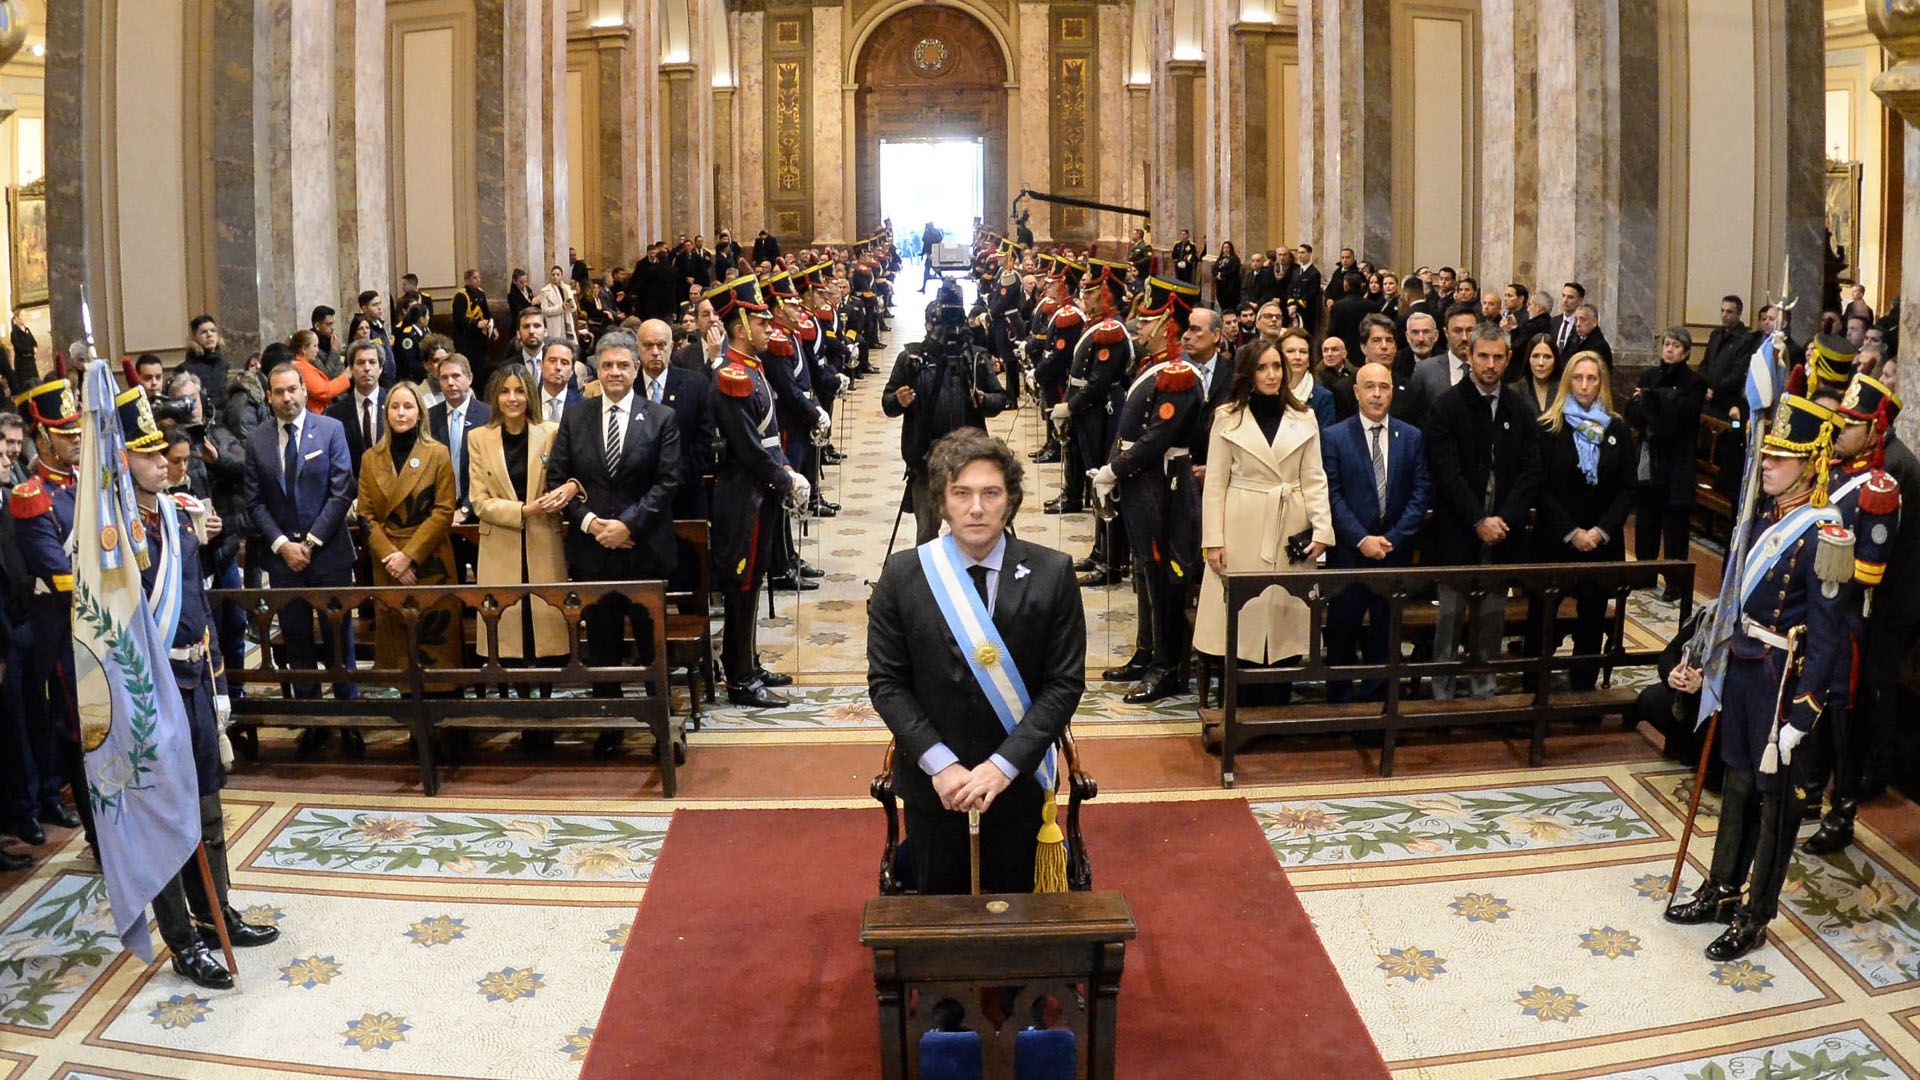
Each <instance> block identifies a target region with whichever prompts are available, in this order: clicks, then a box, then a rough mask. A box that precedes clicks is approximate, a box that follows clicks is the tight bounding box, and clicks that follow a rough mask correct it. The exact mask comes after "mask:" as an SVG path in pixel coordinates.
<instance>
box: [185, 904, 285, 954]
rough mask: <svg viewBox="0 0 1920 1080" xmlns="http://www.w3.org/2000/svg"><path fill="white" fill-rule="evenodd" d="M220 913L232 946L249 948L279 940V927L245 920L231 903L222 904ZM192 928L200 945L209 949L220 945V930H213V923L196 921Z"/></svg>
mask: <svg viewBox="0 0 1920 1080" xmlns="http://www.w3.org/2000/svg"><path fill="white" fill-rule="evenodd" d="M220 913H221V915H223V916H225V918H226V920H227V939H228V940H229V941H231V942H233V947H234V948H236V949H251V948H254V947H255V946H258V945H266V944H269V943H271V942H275V941H279V940H280V928H279V927H277V926H256V925H254V924H253V923H250V922H247V921H246V920H244V919H242V918H241V917H240V913H239V912H237V911H235V910H233V907H232V905H226V906H223V907H222V908H221V909H220ZM194 930H195V932H197V933H198V934H199V935H200V943H201V944H202V945H205V946H206V947H207V948H209V949H217V948H219V947H220V931H218V930H215V929H214V928H213V924H211V923H198V924H197V925H196V926H195V927H194Z"/></svg>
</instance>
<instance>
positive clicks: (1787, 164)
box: [1638, 0, 1920, 341]
mask: <svg viewBox="0 0 1920 1080" xmlns="http://www.w3.org/2000/svg"><path fill="white" fill-rule="evenodd" d="M1638 2H1639V3H1642V4H1645V5H1646V6H1647V7H1649V8H1651V7H1652V4H1651V3H1650V2H1649V0H1638ZM1876 6H1888V5H1884V4H1874V3H1869V4H1867V5H1866V7H1867V8H1868V10H1872V9H1873V8H1874V7H1876ZM1899 6H1905V7H1911V6H1912V5H1911V4H1906V5H1899ZM1773 18H1775V19H1776V20H1778V24H1779V29H1780V30H1781V31H1782V32H1781V33H1780V34H1778V35H1777V36H1776V37H1775V39H1774V40H1773V41H1772V42H1770V43H1769V54H1770V57H1771V59H1772V69H1773V70H1772V73H1771V74H1772V79H1771V80H1770V81H1769V85H1770V86H1772V87H1773V88H1774V92H1775V94H1776V95H1777V96H1778V98H1779V105H1780V107H1779V108H1778V110H1777V111H1776V113H1775V115H1774V118H1773V123H1772V130H1773V145H1774V147H1775V153H1776V154H1778V155H1779V157H1777V158H1776V159H1775V160H1777V161H1779V162H1780V163H1781V164H1780V166H1779V167H1778V168H1777V169H1776V173H1775V174H1776V176H1777V177H1778V178H1779V180H1780V181H1781V182H1783V183H1784V190H1782V191H1780V192H1779V193H1778V197H1779V198H1780V199H1781V207H1782V209H1783V210H1784V212H1785V213H1784V218H1783V225H1784V229H1783V230H1782V234H1781V237H1780V242H1781V244H1782V247H1783V250H1784V253H1785V261H1786V263H1787V264H1788V267H1789V269H1788V272H1787V292H1788V295H1790V296H1798V297H1802V298H1804V299H1803V301H1802V304H1801V307H1800V310H1801V311H1803V312H1808V313H1809V314H1807V315H1804V316H1799V317H1796V319H1795V320H1794V326H1795V330H1794V336H1795V337H1796V338H1799V339H1802V340H1805V339H1806V338H1807V337H1808V336H1809V334H1810V333H1811V331H1809V330H1807V329H1806V327H1808V326H1809V325H1810V324H1811V320H1812V319H1813V318H1815V317H1817V316H1813V315H1812V314H1811V313H1812V312H1816V311H1818V310H1819V305H1818V300H1819V296H1820V284H1821V282H1822V281H1823V280H1824V278H1825V273H1826V253H1827V237H1826V205H1827V194H1826V191H1827V176H1826V98H1827V81H1826V71H1825V69H1824V68H1822V67H1821V65H1819V64H1812V63H1808V62H1807V58H1808V57H1813V56H1819V55H1822V49H1823V43H1824V42H1825V40H1826V25H1825V20H1824V17H1823V14H1822V10H1821V5H1819V4H1786V5H1784V10H1783V11H1779V10H1777V11H1776V12H1775V13H1774V15H1773ZM1649 100H1653V99H1651V98H1649ZM1907 190H1908V191H1909V192H1911V191H1912V190H1913V187H1912V184H1911V182H1910V183H1909V184H1908V187H1907ZM1762 265H1767V264H1765V263H1763V264H1762ZM1903 289H1904V286H1903ZM1902 310H1903V311H1904V310H1906V309H1905V307H1904V306H1903V307H1902ZM1902 340H1904V341H1920V338H1903V339H1902Z"/></svg>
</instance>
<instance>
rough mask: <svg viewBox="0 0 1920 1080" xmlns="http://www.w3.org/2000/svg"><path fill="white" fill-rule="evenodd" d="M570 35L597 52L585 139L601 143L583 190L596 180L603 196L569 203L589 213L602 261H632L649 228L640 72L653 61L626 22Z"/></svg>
mask: <svg viewBox="0 0 1920 1080" xmlns="http://www.w3.org/2000/svg"><path fill="white" fill-rule="evenodd" d="M572 41H573V44H574V46H575V47H576V48H581V47H586V48H590V49H591V50H592V53H593V55H592V58H591V61H590V62H589V63H588V64H587V66H586V73H587V76H588V78H586V79H583V80H582V87H583V88H584V89H585V90H586V91H587V92H588V93H589V94H592V95H593V96H594V99H595V102H596V103H597V104H598V106H599V108H598V110H597V112H598V115H599V123H598V125H597V130H596V131H594V132H592V133H591V135H590V136H589V137H588V138H586V139H584V140H583V141H584V142H585V143H586V144H587V145H588V146H592V147H597V148H598V149H597V152H594V153H590V154H588V155H587V157H588V160H587V161H584V162H580V163H579V164H580V166H581V167H582V168H586V169H593V170H596V174H595V179H596V180H597V181H598V183H597V185H593V186H586V185H583V190H586V191H592V190H594V187H596V186H597V188H598V190H599V202H598V204H597V205H592V206H583V207H569V208H568V209H569V212H570V213H574V212H577V213H581V214H585V215H586V218H585V221H586V225H587V229H586V231H587V234H588V236H589V237H590V239H589V240H588V248H589V250H592V251H597V252H598V253H599V260H598V261H599V262H600V263H603V264H605V265H607V266H615V265H621V264H628V263H630V261H631V260H633V259H636V258H638V256H639V255H640V253H641V250H642V246H643V245H644V244H645V242H646V241H645V240H643V239H642V238H641V234H642V233H643V232H645V231H646V230H644V229H642V228H641V221H642V218H643V216H644V215H643V213H642V210H641V202H640V199H641V171H640V169H641V163H642V162H643V161H644V160H645V156H646V153H647V139H646V138H645V136H644V135H643V133H642V128H641V126H640V89H639V86H640V77H639V72H640V69H641V68H642V67H643V66H650V65H642V64H640V63H638V62H637V61H636V58H635V57H636V50H635V48H634V44H633V32H632V31H631V30H630V29H628V28H627V27H626V26H611V27H593V28H591V29H589V30H587V31H586V32H585V33H583V34H582V33H576V34H574V35H573V36H572ZM482 272H483V273H485V272H486V271H482Z"/></svg>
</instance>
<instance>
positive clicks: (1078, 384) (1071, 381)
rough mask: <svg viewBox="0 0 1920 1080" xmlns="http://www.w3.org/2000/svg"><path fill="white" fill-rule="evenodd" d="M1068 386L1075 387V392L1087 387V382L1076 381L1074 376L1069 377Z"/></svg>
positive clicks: (1083, 380)
mask: <svg viewBox="0 0 1920 1080" xmlns="http://www.w3.org/2000/svg"><path fill="white" fill-rule="evenodd" d="M1067 385H1068V386H1071V387H1073V388H1074V389H1075V390H1078V389H1080V388H1081V387H1083V386H1085V385H1087V380H1085V379H1076V378H1074V377H1073V376H1071V375H1069V376H1067Z"/></svg>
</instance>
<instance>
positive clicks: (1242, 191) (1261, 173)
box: [1211, 23, 1285, 265]
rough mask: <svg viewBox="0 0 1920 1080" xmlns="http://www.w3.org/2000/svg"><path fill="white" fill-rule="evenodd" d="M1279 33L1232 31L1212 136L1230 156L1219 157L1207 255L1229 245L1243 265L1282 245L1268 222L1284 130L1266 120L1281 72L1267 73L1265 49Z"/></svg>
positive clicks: (1247, 26) (1251, 26)
mask: <svg viewBox="0 0 1920 1080" xmlns="http://www.w3.org/2000/svg"><path fill="white" fill-rule="evenodd" d="M1279 32H1280V29H1279V28H1278V27H1276V26H1273V25H1271V24H1266V23H1241V24H1240V25H1238V26H1235V27H1234V28H1233V33H1232V35H1231V37H1230V41H1231V49H1230V51H1229V52H1228V53H1227V54H1226V55H1227V57H1228V60H1227V78H1228V80H1229V81H1230V83H1231V86H1230V88H1229V93H1228V95H1227V107H1226V112H1225V116H1224V122H1223V123H1221V124H1218V125H1216V128H1217V133H1216V137H1217V138H1218V139H1220V140H1221V142H1222V143H1223V144H1226V145H1227V146H1228V147H1229V148H1230V150H1231V153H1230V154H1228V155H1225V156H1224V158H1223V160H1224V161H1225V163H1226V164H1227V165H1228V169H1227V175H1226V177H1225V182H1224V184H1222V185H1221V188H1222V190H1221V197H1222V199H1223V205H1222V207H1221V210H1220V212H1219V213H1217V214H1215V215H1214V220H1215V222H1216V224H1215V227H1214V230H1213V233H1212V236H1211V240H1212V245H1211V251H1212V252H1213V253H1218V252H1219V250H1220V241H1222V240H1231V241H1233V242H1234V246H1235V247H1236V248H1238V249H1239V252H1240V258H1241V261H1242V264H1243V265H1244V264H1245V260H1246V256H1247V254H1248V253H1249V252H1252V251H1256V250H1264V249H1265V248H1266V246H1267V245H1268V243H1269V242H1272V243H1283V242H1285V241H1284V238H1283V237H1280V236H1278V235H1277V233H1278V232H1279V229H1280V223H1279V222H1277V221H1268V220H1267V209H1268V203H1269V194H1270V192H1271V190H1272V186H1271V185H1274V184H1277V183H1278V182H1279V177H1280V164H1281V163H1280V161H1279V154H1280V146H1279V140H1280V135H1281V131H1282V126H1281V121H1282V118H1281V117H1278V116H1273V115H1270V109H1269V108H1268V101H1269V95H1270V91H1271V88H1272V85H1273V83H1272V80H1273V79H1275V78H1277V77H1278V74H1279V73H1278V72H1275V71H1270V70H1268V65H1267V45H1268V41H1269V39H1270V38H1271V37H1272V36H1273V35H1274V34H1277V33H1279Z"/></svg>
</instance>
